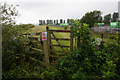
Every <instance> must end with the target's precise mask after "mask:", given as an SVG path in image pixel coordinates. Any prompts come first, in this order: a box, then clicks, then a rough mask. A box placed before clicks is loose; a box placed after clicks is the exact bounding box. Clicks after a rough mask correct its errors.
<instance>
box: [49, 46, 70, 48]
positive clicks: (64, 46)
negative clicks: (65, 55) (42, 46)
mask: <svg viewBox="0 0 120 80" xmlns="http://www.w3.org/2000/svg"><path fill="white" fill-rule="evenodd" d="M50 46H57V47H68V48H70V46H65V45H50Z"/></svg>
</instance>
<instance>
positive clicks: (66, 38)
mask: <svg viewBox="0 0 120 80" xmlns="http://www.w3.org/2000/svg"><path fill="white" fill-rule="evenodd" d="M50 39H55V40H66V41H69V40H70V39H67V38H50Z"/></svg>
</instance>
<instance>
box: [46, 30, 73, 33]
mask: <svg viewBox="0 0 120 80" xmlns="http://www.w3.org/2000/svg"><path fill="white" fill-rule="evenodd" d="M48 31H50V32H68V33H71V31H70V30H48Z"/></svg>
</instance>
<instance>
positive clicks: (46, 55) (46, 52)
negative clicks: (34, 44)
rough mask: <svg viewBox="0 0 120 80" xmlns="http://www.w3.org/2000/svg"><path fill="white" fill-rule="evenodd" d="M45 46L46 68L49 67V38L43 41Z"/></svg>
mask: <svg viewBox="0 0 120 80" xmlns="http://www.w3.org/2000/svg"><path fill="white" fill-rule="evenodd" d="M43 48H44V55H45V57H44V61H45V65H46V68H48V67H49V52H48V43H47V40H45V41H43Z"/></svg>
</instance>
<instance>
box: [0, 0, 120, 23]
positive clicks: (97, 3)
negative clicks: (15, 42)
mask: <svg viewBox="0 0 120 80" xmlns="http://www.w3.org/2000/svg"><path fill="white" fill-rule="evenodd" d="M118 1H120V0H1V1H0V2H7V3H9V4H14V5H19V6H18V7H17V10H18V12H19V17H17V19H16V22H17V24H20V23H22V24H28V23H31V24H39V20H47V19H52V20H56V19H58V20H59V19H65V20H66V19H68V18H69V19H80V18H82V16H84V14H85V13H87V12H90V11H93V10H100V11H101V12H102V16H104V15H106V14H109V13H111V14H113V13H114V12H118Z"/></svg>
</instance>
